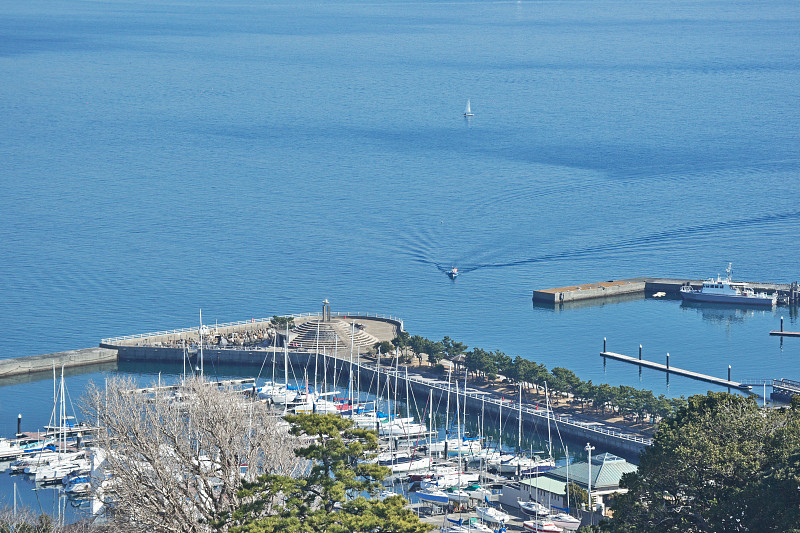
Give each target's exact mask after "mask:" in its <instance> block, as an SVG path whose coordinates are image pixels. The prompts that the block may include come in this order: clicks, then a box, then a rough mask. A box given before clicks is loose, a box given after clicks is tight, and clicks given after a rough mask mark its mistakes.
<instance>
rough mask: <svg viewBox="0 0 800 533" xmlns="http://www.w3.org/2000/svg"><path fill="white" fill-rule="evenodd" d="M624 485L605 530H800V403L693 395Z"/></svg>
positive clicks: (660, 430)
mask: <svg viewBox="0 0 800 533" xmlns="http://www.w3.org/2000/svg"><path fill="white" fill-rule="evenodd" d="M797 400H800V399H797ZM621 487H623V488H625V489H628V492H627V493H625V494H622V495H620V496H617V497H616V499H615V501H614V503H613V506H612V509H613V512H614V519H613V520H611V521H609V522H604V524H603V529H604V530H606V531H611V532H620V533H621V532H625V533H627V532H639V531H660V532H671V531H674V532H678V531H680V532H681V533H694V532H698V533H700V532H721V531H724V532H728V531H731V532H733V531H737V532H738V531H742V532H745V531H781V532H787V531H792V532H796V531H800V401H795V402H793V404H792V406H791V408H789V409H765V408H759V407H758V405H757V403H756V402H755V400H754V399H752V398H745V397H741V396H736V395H731V394H726V393H712V392H709V393H708V394H707V395H705V396H702V395H698V396H692V397H691V398H689V400H688V402H687V404H686V405H685V406H683V407H681V408H680V409H678V411H677V412H676V413H675V415H674V416H671V417H668V418H666V419H664V420H662V421H661V423H660V424H659V426H658V430H657V432H656V435H655V439H654V442H653V445H652V446H650V447H649V448H647V449H646V450H645V451H644V452H643V453H642V455H641V461H640V464H639V469H638V472H635V473H630V474H626V475H625V476H623V478H622V482H621Z"/></svg>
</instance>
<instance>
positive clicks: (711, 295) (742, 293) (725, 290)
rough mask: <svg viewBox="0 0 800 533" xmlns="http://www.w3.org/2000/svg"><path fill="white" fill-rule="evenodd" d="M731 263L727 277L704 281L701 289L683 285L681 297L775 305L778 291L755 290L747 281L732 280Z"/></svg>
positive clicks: (742, 303) (734, 303) (691, 300)
mask: <svg viewBox="0 0 800 533" xmlns="http://www.w3.org/2000/svg"><path fill="white" fill-rule="evenodd" d="M731 271H732V270H731V264H730V263H728V268H727V269H725V272H726V277H725V278H722V277H721V276H719V275H717V279H714V278H709V279H707V280H705V281H703V285H702V286H701V287H700V288H699V289H694V288H692V287H691V286H689V285H684V286H682V287H681V298H683V300H684V301H687V302H703V303H718V304H733V305H767V306H773V305H775V304H776V303H777V301H778V295H777V293H772V294H768V293H766V292H755V291H754V290H753V289H752V288H750V287H748V286H747V284H746V283H742V282H736V281H731Z"/></svg>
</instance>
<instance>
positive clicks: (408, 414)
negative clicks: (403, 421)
mask: <svg viewBox="0 0 800 533" xmlns="http://www.w3.org/2000/svg"><path fill="white" fill-rule="evenodd" d="M406 418H411V396H409V395H408V365H406Z"/></svg>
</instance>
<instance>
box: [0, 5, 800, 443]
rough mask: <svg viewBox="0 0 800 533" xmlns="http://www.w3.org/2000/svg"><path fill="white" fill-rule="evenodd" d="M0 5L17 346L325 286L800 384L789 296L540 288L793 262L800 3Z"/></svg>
mask: <svg viewBox="0 0 800 533" xmlns="http://www.w3.org/2000/svg"><path fill="white" fill-rule="evenodd" d="M0 15H1V16H0V74H1V75H2V79H3V80H4V83H3V84H0V116H1V117H3V118H2V124H3V128H2V129H3V133H2V136H1V137H0V192H2V198H3V206H2V215H0V216H1V217H2V218H1V219H0V220H2V227H3V238H2V240H0V251H2V257H3V260H2V261H0V279H2V283H3V291H2V298H0V322H2V324H3V331H2V340H3V342H2V344H1V345H0V357H4V358H5V357H15V356H21V355H29V354H37V353H46V352H53V351H59V350H65V349H72V348H81V347H86V346H94V345H96V344H97V343H98V342H99V340H100V339H101V338H103V337H110V336H116V335H125V334H132V333H141V332H147V331H156V330H164V329H171V328H178V327H187V326H192V325H195V324H197V323H198V321H199V317H198V314H199V309H200V308H202V309H203V317H204V319H205V321H206V322H207V323H213V322H214V321H215V320H218V321H219V322H228V321H234V320H247V319H250V318H252V317H264V316H272V315H274V314H284V313H293V312H309V311H316V310H318V309H320V306H321V305H320V302H321V301H322V300H323V299H326V298H327V299H328V300H330V301H331V305H332V309H333V310H334V311H345V312H358V311H363V312H378V313H386V314H392V315H396V316H400V317H402V318H403V319H404V320H405V327H406V329H408V330H409V331H410V332H411V333H412V334H419V335H422V336H425V337H429V338H433V339H441V338H442V337H443V336H445V335H449V336H450V337H452V338H454V339H457V340H461V341H463V342H465V343H466V344H468V345H469V346H470V347H472V346H479V347H482V348H486V349H492V350H494V349H499V350H502V351H504V352H506V353H509V354H511V355H517V354H519V355H523V356H524V357H527V358H530V359H533V360H535V361H537V362H540V363H543V364H545V365H546V366H547V367H548V368H553V367H555V366H564V367H567V368H570V369H572V370H574V371H575V372H576V373H577V374H578V376H579V377H581V378H582V379H584V380H589V379H591V380H592V381H593V382H594V383H601V382H607V383H611V384H612V385H618V384H627V385H633V386H636V387H641V388H648V389H652V390H653V391H654V392H655V393H656V394H667V395H670V396H676V395H688V394H695V393H703V392H705V391H706V390H707V389H708V387H709V385H707V384H704V383H701V382H694V381H690V380H687V379H683V378H678V377H675V376H672V377H671V378H670V383H669V385H667V383H666V379H665V376H664V375H663V374H661V373H658V372H653V371H644V372H643V374H642V376H641V377H640V376H639V371H638V369H636V368H635V367H629V366H625V365H624V364H623V363H615V362H608V365H607V366H606V367H604V366H603V361H602V359H601V358H600V357H599V356H598V353H599V351H600V349H601V347H602V340H603V337H607V338H608V342H609V349H611V350H614V351H618V352H621V353H627V354H629V355H634V354H635V353H636V351H637V349H638V345H639V344H642V345H643V346H644V352H645V357H647V358H650V359H653V360H656V361H659V362H663V358H664V356H665V354H666V352H670V354H671V358H672V360H671V364H672V365H673V366H678V367H682V368H687V369H690V370H695V371H699V372H705V373H709V374H714V375H717V376H721V377H724V376H725V375H726V372H727V366H728V365H729V364H730V365H732V367H733V377H734V379H737V378H744V377H758V378H777V377H790V378H800V358H799V357H798V352H799V351H800V343H799V342H796V341H793V340H791V339H789V340H786V341H784V344H783V345H781V343H780V341H779V340H777V339H774V338H770V337H768V335H767V332H768V331H769V330H770V329H776V328H777V327H778V323H779V319H780V315H783V314H785V315H786V320H787V322H786V327H787V329H792V328H795V329H797V328H800V326H798V324H797V315H796V313H791V314H790V313H789V310H788V309H780V308H779V309H777V310H775V311H771V310H740V309H725V308H722V309H712V308H686V307H682V306H681V305H680V302H678V301H674V300H672V301H669V300H667V301H660V300H637V301H631V302H625V303H606V305H596V306H587V307H578V308H575V309H565V310H561V311H554V310H552V309H547V308H540V307H534V306H533V305H532V304H531V293H532V291H533V290H534V289H541V288H549V287H558V286H564V285H571V284H576V283H587V282H595V281H604V280H610V279H621V278H626V277H635V276H664V277H679V278H684V277H685V278H702V277H709V276H715V275H716V274H717V273H722V272H724V268H725V266H726V265H727V263H728V262H729V261H730V262H732V263H733V266H734V274H735V277H736V278H737V279H742V280H749V281H765V282H790V281H793V280H794V279H797V278H800V272H798V266H797V236H798V234H799V233H800V205H798V202H797V190H798V185H799V184H800V176H799V175H798V170H800V158H798V146H800V143H798V131H800V107H798V105H797V102H798V101H800V70H798V67H800V32H798V31H797V30H798V22H799V20H798V19H799V18H800V12H798V10H797V5H796V3H795V2H792V1H781V0H775V1H767V2H760V3H755V2H737V1H733V2H730V1H725V2H721V1H711V2H699V1H696V2H695V1H680V0H679V1H675V2H650V1H645V2H627V1H610V0H600V1H569V2H403V1H395V2H382V3H372V2H358V1H354V2H336V1H334V2H323V3H320V2H306V1H302V0H301V1H298V2H284V3H264V2H252V1H249V0H245V1H242V2H235V3H216V2H152V1H132V2H63V1H59V0H56V1H47V2H43V1H33V2H20V1H17V2H6V3H4V4H3V6H2V7H0ZM467 99H470V101H471V109H472V111H473V113H474V114H475V116H474V117H471V118H469V119H465V118H464V117H463V116H462V114H463V110H464V107H465V103H466V101H467ZM453 266H456V267H458V269H459V272H460V273H461V275H460V276H459V277H458V279H457V280H456V281H454V282H453V281H451V280H449V279H448V278H447V277H446V276H445V274H444V273H445V271H447V270H449V269H450V268H451V267H453ZM172 372H174V369H173V370H172ZM253 372H256V371H255V370H254V371H253ZM154 376H155V373H151V374H148V376H147V379H148V380H150V379H152V378H153V377H154ZM90 378H91V379H94V380H95V381H97V380H100V381H102V379H103V378H104V374H102V373H96V374H92V375H90V376H87V375H81V376H77V377H71V378H70V381H69V388H70V390H71V394H72V395H73V396H74V397H76V398H77V397H79V396H80V394H81V391H82V387H83V384H84V383H85V382H86V381H87V380H88V379H90ZM51 395H52V391H51V385H50V384H49V382H47V381H45V382H35V383H30V384H21V385H12V386H7V387H3V388H0V409H1V411H0V413H1V414H0V417H2V419H3V420H2V424H0V428H5V429H6V433H7V432H9V431H13V426H12V424H13V423H14V420H15V418H16V414H17V412H19V411H26V410H27V411H26V412H30V411H32V410H34V411H35V408H33V407H31V405H34V404H36V402H41V404H42V408H41V411H40V412H39V411H35V412H33V413H31V414H30V415H26V416H28V417H29V418H30V419H31V422H33V421H38V420H39V419H45V421H46V419H47V417H48V416H49V412H50V408H51V406H50V404H49V403H48V402H49V398H50V397H51ZM29 418H26V420H28V419H29ZM5 424H8V427H6V425H5Z"/></svg>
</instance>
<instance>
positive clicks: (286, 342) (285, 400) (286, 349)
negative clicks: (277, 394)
mask: <svg viewBox="0 0 800 533" xmlns="http://www.w3.org/2000/svg"><path fill="white" fill-rule="evenodd" d="M283 383H284V385H285V387H286V388H285V389H284V391H285V392H284V393H283V414H286V411H287V409H288V407H287V406H288V405H289V401H288V400H289V321H288V320H287V321H286V338H285V339H283Z"/></svg>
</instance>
